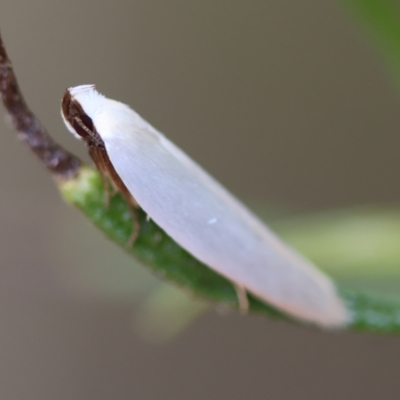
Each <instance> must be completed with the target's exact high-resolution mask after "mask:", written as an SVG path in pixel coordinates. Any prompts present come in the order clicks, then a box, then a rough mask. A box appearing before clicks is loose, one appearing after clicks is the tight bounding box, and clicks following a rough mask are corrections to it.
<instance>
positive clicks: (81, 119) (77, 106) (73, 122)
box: [61, 85, 104, 145]
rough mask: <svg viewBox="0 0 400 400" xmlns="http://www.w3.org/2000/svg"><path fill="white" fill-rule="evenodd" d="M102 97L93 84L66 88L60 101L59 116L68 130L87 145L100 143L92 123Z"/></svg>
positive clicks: (99, 110)
mask: <svg viewBox="0 0 400 400" xmlns="http://www.w3.org/2000/svg"><path fill="white" fill-rule="evenodd" d="M103 100H104V97H103V96H102V95H101V94H100V93H99V92H97V90H96V89H95V87H94V85H82V86H75V87H72V88H69V89H67V90H66V92H65V94H64V97H63V99H62V103H61V116H62V118H63V120H64V123H65V125H66V126H67V128H68V130H69V131H70V132H71V133H72V134H73V135H74V136H75V137H76V138H78V139H80V140H84V141H85V142H86V143H87V144H88V145H93V144H102V140H101V138H100V136H99V134H98V133H97V131H96V127H95V125H94V123H93V119H94V117H95V116H96V115H97V114H98V113H100V112H101V109H102V103H103Z"/></svg>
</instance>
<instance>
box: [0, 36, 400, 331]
mask: <svg viewBox="0 0 400 400" xmlns="http://www.w3.org/2000/svg"><path fill="white" fill-rule="evenodd" d="M0 92H1V96H2V100H3V103H4V106H5V108H6V110H7V112H8V114H9V117H10V119H11V121H12V124H13V126H14V128H15V130H16V131H17V132H18V134H19V136H20V137H21V138H22V140H24V141H25V142H26V143H27V144H28V146H29V147H30V148H31V150H32V151H33V152H34V153H35V154H36V155H37V156H38V158H39V160H40V161H41V162H42V163H43V164H44V166H45V167H46V168H47V170H48V171H50V173H51V174H52V176H53V177H55V178H56V179H55V182H56V184H57V186H58V188H59V190H60V192H61V194H62V196H63V197H64V199H65V200H66V202H67V203H68V204H71V205H73V206H75V207H77V208H78V209H80V210H81V211H82V212H83V213H84V214H85V215H86V216H87V217H88V218H89V219H90V220H91V221H92V222H93V223H94V224H95V225H96V226H97V227H98V228H99V229H101V230H102V231H103V232H104V233H105V234H106V235H107V236H108V237H109V238H110V239H111V240H112V241H114V242H115V243H117V244H119V245H120V246H122V247H123V248H124V249H125V250H127V251H128V252H129V253H131V254H132V255H134V256H135V258H136V259H139V260H140V261H141V262H142V263H143V264H144V265H145V266H146V267H148V268H150V269H151V270H152V271H154V272H155V273H156V274H157V275H159V276H161V277H162V278H165V279H167V280H169V281H170V282H173V283H175V284H177V285H178V286H180V287H182V288H184V289H186V290H187V291H190V292H191V293H193V294H195V295H197V296H200V297H203V298H206V299H208V300H210V301H212V302H213V303H217V304H218V305H221V304H223V305H225V306H228V307H230V308H236V309H237V308H238V307H239V305H238V300H237V295H236V290H235V288H234V286H233V285H232V283H231V282H230V281H228V280H227V279H225V278H224V277H222V276H221V275H218V274H217V273H216V272H214V271H213V270H211V269H210V268H208V267H207V266H205V265H204V264H202V263H201V262H200V261H198V260H197V259H195V258H194V257H192V256H191V255H190V254H189V253H188V252H186V251H185V250H184V249H182V248H181V247H179V246H178V245H177V244H176V243H175V242H174V241H173V240H172V239H171V238H170V237H169V236H167V235H166V233H165V232H164V231H163V230H162V229H160V228H159V227H158V226H157V225H156V224H154V223H153V222H152V221H148V220H147V219H146V215H145V213H144V212H143V211H142V210H139V222H140V233H139V237H138V239H137V241H136V242H135V244H134V246H133V247H132V248H130V249H128V248H127V247H126V243H127V242H128V239H129V237H130V235H131V230H132V221H131V219H130V211H129V207H128V205H127V204H126V203H125V201H124V200H123V198H122V197H121V196H120V195H116V196H114V197H113V198H112V199H111V202H110V206H109V207H106V206H105V204H104V188H103V184H102V179H101V177H100V175H99V173H98V172H97V171H95V170H94V169H92V168H89V167H87V166H84V165H83V163H82V162H81V161H80V160H79V159H78V158H77V157H75V156H74V155H72V154H70V153H68V152H67V151H66V150H64V149H63V148H62V147H61V146H60V145H58V144H57V143H55V142H54V140H53V139H52V138H51V137H50V136H49V134H48V133H47V131H46V130H45V129H44V128H43V126H42V125H41V124H40V122H39V121H38V119H37V118H36V117H35V116H34V114H33V113H32V112H31V111H30V110H29V108H28V107H27V105H26V103H25V101H24V99H23V96H22V94H21V92H20V90H19V87H18V83H17V80H16V77H15V74H14V71H13V68H12V65H11V62H10V60H9V58H8V56H7V53H6V51H5V48H4V44H3V42H2V40H1V36H0ZM340 293H341V295H342V297H343V299H344V301H345V302H346V304H347V306H348V308H349V309H350V310H351V312H352V314H353V321H352V325H351V327H350V328H353V329H357V330H368V331H375V332H399V331H400V317H399V316H400V303H399V302H395V301H393V300H387V299H384V298H381V297H379V296H376V295H375V296H374V295H371V294H365V293H359V292H356V291H349V290H340ZM249 309H250V311H253V312H258V313H264V314H268V315H270V316H272V317H276V318H281V319H287V320H290V318H289V317H287V316H286V315H284V314H283V313H281V312H279V311H277V310H276V309H274V308H273V307H272V306H270V305H268V304H265V303H263V302H261V301H260V300H257V299H256V298H254V297H252V296H251V295H249Z"/></svg>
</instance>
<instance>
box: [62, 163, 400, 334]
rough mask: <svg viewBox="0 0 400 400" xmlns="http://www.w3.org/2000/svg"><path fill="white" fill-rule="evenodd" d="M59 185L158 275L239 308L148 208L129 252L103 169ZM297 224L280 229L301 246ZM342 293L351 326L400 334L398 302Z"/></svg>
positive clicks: (119, 203)
mask: <svg viewBox="0 0 400 400" xmlns="http://www.w3.org/2000/svg"><path fill="white" fill-rule="evenodd" d="M59 187H60V189H61V192H62V194H63V196H64V198H65V199H66V201H67V202H68V203H70V204H72V205H74V206H76V207H78V208H79V209H80V210H81V211H82V212H83V213H84V214H85V215H86V216H87V217H88V218H89V219H90V220H91V221H92V222H93V223H94V224H95V225H96V226H97V227H99V228H100V229H101V230H102V231H104V232H105V233H106V234H107V236H108V237H109V238H110V239H111V240H113V241H114V242H116V243H117V244H119V245H120V246H122V247H124V248H125V249H126V251H128V252H130V253H131V254H132V255H134V256H135V257H136V259H138V260H140V261H141V262H142V263H143V264H144V265H145V266H147V267H149V268H151V269H152V270H153V271H154V272H155V273H156V274H157V275H159V276H160V277H162V278H164V279H166V280H168V281H170V282H173V283H175V284H176V285H178V286H179V287H181V288H183V289H185V290H187V291H189V292H190V293H193V294H195V295H197V296H199V297H202V298H205V299H208V300H209V301H211V302H213V303H217V304H218V305H222V306H226V307H229V308H238V300H237V295H236V290H235V288H234V286H233V285H232V283H231V282H230V281H228V280H227V279H225V278H224V277H222V276H221V275H219V274H217V273H216V272H214V271H213V270H211V269H210V268H208V267H207V266H205V265H204V264H202V263H201V262H200V261H198V260H197V259H195V258H193V257H192V256H191V255H190V254H189V253H188V252H186V251H185V250H183V249H182V248H180V247H179V246H178V245H177V244H176V243H175V242H174V241H173V240H172V239H171V238H170V237H169V236H168V235H166V233H165V232H164V231H163V230H162V229H160V228H159V227H158V226H157V225H156V224H155V223H154V222H153V221H151V220H148V219H147V218H146V215H145V213H144V212H143V211H142V210H139V221H140V234H139V237H138V239H137V241H136V242H135V244H134V246H133V247H132V248H129V247H128V246H127V243H128V240H129V237H130V235H131V231H132V221H131V215H130V212H129V208H128V206H127V205H126V204H125V202H124V200H123V199H122V198H121V196H119V195H116V196H114V197H113V198H112V199H111V203H110V206H109V207H108V208H107V207H105V204H104V194H103V187H102V180H101V178H100V175H99V174H98V172H97V171H95V170H93V169H90V168H88V167H82V168H81V170H80V173H79V174H78V176H76V177H75V178H70V179H69V180H67V181H62V182H59ZM295 225H296V224H293V225H292V228H291V229H289V228H288V226H289V225H286V227H285V225H284V224H282V225H281V228H280V229H281V231H282V232H284V230H285V229H286V232H287V233H286V235H287V237H288V238H289V239H290V236H291V241H292V242H293V243H294V242H295V240H294V239H293V238H295V237H296V235H295V234H294V233H293V232H294V230H295ZM276 226H278V225H276ZM321 228H323V226H322V225H321ZM313 229H315V228H313ZM323 229H325V230H326V231H327V233H325V238H326V240H327V242H326V244H325V245H324V246H323V248H325V249H326V248H328V249H329V243H328V242H329V240H330V238H329V229H328V228H327V227H326V226H325V228H323ZM290 232H291V234H290ZM304 232H305V231H304V230H303V231H302V232H301V233H300V236H303V245H305V244H304V243H305V242H304V236H306V235H305V233H304ZM309 232H310V231H309ZM318 235H322V231H319V233H318ZM309 238H311V240H313V235H309ZM319 239H320V240H319V242H317V243H316V244H314V246H315V248H318V247H319V246H321V243H322V242H321V240H322V238H321V237H319ZM307 246H309V244H307ZM307 246H306V247H307ZM298 247H301V246H298ZM319 256H320V257H321V255H319ZM356 275H357V274H356ZM353 277H354V276H353ZM339 290H340V293H341V295H342V297H343V299H344V301H345V302H346V304H347V306H348V308H349V310H351V312H352V314H353V322H352V324H351V328H353V329H358V330H369V331H376V332H397V331H399V330H400V301H398V299H396V298H391V297H385V296H383V295H377V294H374V293H373V292H372V291H368V292H361V291H356V290H351V289H349V288H348V287H341V286H340V287H339ZM249 302H250V310H251V311H254V312H258V313H265V314H268V315H269V316H271V317H274V318H282V319H286V320H290V319H291V318H290V317H288V316H286V315H284V314H283V313H282V312H280V311H278V310H276V309H275V308H273V307H272V306H269V305H267V304H264V303H263V302H261V301H259V300H258V299H256V298H254V297H252V296H251V295H250V296H249Z"/></svg>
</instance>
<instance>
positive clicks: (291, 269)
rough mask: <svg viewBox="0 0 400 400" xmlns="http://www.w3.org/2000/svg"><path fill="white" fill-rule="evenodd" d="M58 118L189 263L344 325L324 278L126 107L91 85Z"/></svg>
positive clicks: (305, 317)
mask: <svg viewBox="0 0 400 400" xmlns="http://www.w3.org/2000/svg"><path fill="white" fill-rule="evenodd" d="M62 116H63V119H64V122H65V124H66V126H67V128H68V129H69V130H70V131H71V132H72V133H73V134H74V135H75V136H76V137H78V138H80V139H83V140H84V141H85V142H86V143H87V144H88V146H89V152H90V155H91V156H92V158H93V160H94V161H95V163H96V165H97V167H98V168H99V170H100V172H101V173H102V174H103V177H105V178H107V177H108V178H110V179H111V180H112V181H113V182H114V185H116V186H117V187H118V188H119V189H120V190H121V191H122V192H123V191H125V192H126V191H128V192H129V194H130V195H131V196H132V197H133V198H134V199H135V200H136V202H137V203H138V204H139V205H140V207H141V208H142V209H143V210H144V211H145V212H146V213H147V214H148V216H149V217H150V218H151V219H152V220H153V221H154V222H155V223H156V224H157V225H159V226H160V227H161V228H162V229H163V230H165V232H166V233H167V234H168V235H169V236H171V237H172V238H173V239H174V240H175V241H176V242H177V243H178V244H179V245H181V246H182V247H183V248H184V249H186V250H187V251H188V252H189V253H191V254H192V255H193V256H194V257H196V258H197V259H199V260H200V261H202V262H203V263H204V264H206V265H207V266H209V267H210V268H212V269H213V270H215V271H217V272H218V273H220V274H221V275H223V276H225V277H226V278H228V279H229V280H231V281H232V282H233V283H235V284H236V285H237V287H238V288H241V289H242V290H245V291H248V292H249V293H252V294H253V295H255V296H256V297H258V298H260V299H261V300H264V301H266V302H267V303H269V304H272V305H273V306H275V307H276V308H277V309H279V310H281V311H283V312H285V313H287V314H289V315H290V316H292V317H294V318H296V319H299V320H302V321H305V322H309V323H313V324H316V325H319V326H322V327H327V328H338V327H344V326H345V325H346V324H347V323H348V322H349V320H350V318H349V312H348V310H347V309H346V307H345V305H344V303H343V301H342V299H341V298H340V297H339V295H338V294H337V292H336V289H335V287H334V285H333V283H332V282H331V280H330V279H329V278H328V277H327V276H325V275H324V274H323V273H322V272H321V271H319V270H318V269H317V268H315V267H314V266H313V265H312V264H311V263H310V262H309V261H307V260H305V259H304V258H302V257H301V256H300V255H299V254H297V253H296V252H295V251H294V250H292V249H291V248H289V247H288V246H287V245H286V244H284V243H283V242H281V241H280V239H278V238H277V236H275V234H274V233H272V232H271V231H270V230H269V229H268V228H267V227H266V226H265V225H264V224H263V223H262V222H261V221H260V220H259V219H257V218H256V217H255V216H254V215H253V214H252V213H251V212H250V211H249V210H248V209H247V208H246V207H245V206H244V205H242V204H241V203H240V202H239V201H238V200H237V199H235V198H234V197H233V196H232V195H231V194H230V193H229V192H228V191H227V190H226V189H224V188H223V187H222V186H221V185H220V184H219V183H218V182H217V181H215V180H214V179H213V178H212V177H211V176H210V175H208V174H207V173H206V172H205V171H204V170H203V169H202V168H201V167H200V166H199V165H198V164H196V163H195V162H194V161H193V160H192V159H190V158H189V157H188V156H187V155H186V154H185V153H184V152H183V151H182V150H181V149H179V148H178V147H177V146H175V145H174V144H173V143H171V142H170V141H169V140H168V139H167V138H166V137H165V136H164V135H162V134H161V133H160V132H158V131H157V130H156V129H155V128H153V127H152V126H151V125H150V124H149V123H148V122H146V121H145V120H144V119H143V118H141V117H140V116H139V115H138V114H137V113H136V112H135V111H133V110H132V109H131V108H129V107H128V106H127V105H125V104H122V103H120V102H117V101H115V100H111V99H107V98H106V97H104V96H103V95H101V94H100V93H98V92H97V91H96V89H95V87H94V85H82V86H76V87H73V88H70V89H68V90H67V92H66V93H65V95H64V98H63V102H62ZM125 194H126V193H125Z"/></svg>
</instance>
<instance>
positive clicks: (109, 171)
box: [61, 90, 138, 233]
mask: <svg viewBox="0 0 400 400" xmlns="http://www.w3.org/2000/svg"><path fill="white" fill-rule="evenodd" d="M61 110H62V113H63V115H64V118H65V120H66V121H67V122H68V123H69V124H70V126H71V127H72V128H73V129H74V131H75V132H76V134H77V135H78V136H80V137H81V138H82V139H83V140H84V141H85V143H86V145H87V146H88V148H89V155H90V157H91V158H92V160H93V161H94V163H95V164H96V167H97V169H98V170H99V172H100V174H101V176H102V178H103V182H104V187H105V190H106V197H107V198H108V197H110V193H109V192H110V191H109V185H108V181H109V180H110V181H111V182H112V185H113V186H114V189H115V190H116V191H118V192H120V193H121V194H122V196H124V198H125V199H126V201H127V202H128V204H129V205H130V207H131V209H133V208H135V207H137V206H138V204H137V202H136V200H135V199H134V198H133V196H132V194H131V193H130V192H129V190H128V189H127V187H126V186H125V184H124V183H123V182H122V180H121V178H120V177H119V175H118V173H117V172H116V171H115V169H114V166H113V165H112V163H111V161H110V159H109V157H108V154H107V150H106V147H105V145H104V141H103V139H102V138H101V137H100V135H99V133H98V132H97V130H96V127H95V126H94V124H93V121H92V119H91V118H90V117H89V116H88V115H87V114H86V113H85V111H84V110H83V107H82V106H81V104H80V103H79V102H78V101H77V100H76V99H74V98H72V96H71V93H70V91H69V90H67V91H66V92H65V94H64V97H63V99H62V102H61ZM136 233H137V232H136Z"/></svg>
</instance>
